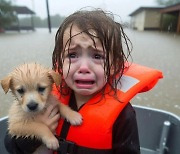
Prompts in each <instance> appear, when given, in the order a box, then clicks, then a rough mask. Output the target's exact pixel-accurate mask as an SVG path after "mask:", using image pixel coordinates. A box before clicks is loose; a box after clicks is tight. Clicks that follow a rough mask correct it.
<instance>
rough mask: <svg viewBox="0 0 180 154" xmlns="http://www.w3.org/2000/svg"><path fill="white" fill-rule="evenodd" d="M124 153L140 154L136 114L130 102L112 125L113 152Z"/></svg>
mask: <svg viewBox="0 0 180 154" xmlns="http://www.w3.org/2000/svg"><path fill="white" fill-rule="evenodd" d="M125 153H130V154H140V144H139V135H138V128H137V121H136V114H135V111H134V109H133V107H132V106H131V104H130V103H129V104H127V106H126V107H125V108H124V109H123V111H122V112H121V113H120V115H119V117H118V118H117V120H116V122H115V123H114V126H113V154H125Z"/></svg>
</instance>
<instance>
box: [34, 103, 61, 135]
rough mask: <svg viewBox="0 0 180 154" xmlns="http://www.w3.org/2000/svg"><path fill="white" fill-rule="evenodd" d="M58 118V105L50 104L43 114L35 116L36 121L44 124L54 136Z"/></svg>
mask: <svg viewBox="0 0 180 154" xmlns="http://www.w3.org/2000/svg"><path fill="white" fill-rule="evenodd" d="M59 118H60V114H59V108H58V105H57V104H51V105H50V106H48V108H47V109H46V111H45V112H44V113H42V114H39V115H38V116H37V118H36V121H37V122H41V123H44V124H45V125H46V126H47V127H48V128H49V129H50V130H51V132H52V133H54V134H55V131H56V127H57V126H58V121H59Z"/></svg>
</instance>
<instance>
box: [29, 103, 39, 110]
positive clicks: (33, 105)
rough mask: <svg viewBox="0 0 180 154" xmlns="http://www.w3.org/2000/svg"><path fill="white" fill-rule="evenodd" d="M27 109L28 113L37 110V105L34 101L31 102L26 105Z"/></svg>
mask: <svg viewBox="0 0 180 154" xmlns="http://www.w3.org/2000/svg"><path fill="white" fill-rule="evenodd" d="M27 107H28V109H29V110H30V111H35V110H37V107H38V104H37V103H36V102H34V101H31V102H29V103H28V104H27Z"/></svg>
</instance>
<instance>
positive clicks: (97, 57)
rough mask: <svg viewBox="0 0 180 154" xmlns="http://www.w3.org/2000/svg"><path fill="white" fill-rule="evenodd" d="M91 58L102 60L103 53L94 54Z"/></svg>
mask: <svg viewBox="0 0 180 154" xmlns="http://www.w3.org/2000/svg"><path fill="white" fill-rule="evenodd" d="M93 58H94V59H97V60H98V59H99V60H102V59H104V56H103V55H101V54H94V56H93Z"/></svg>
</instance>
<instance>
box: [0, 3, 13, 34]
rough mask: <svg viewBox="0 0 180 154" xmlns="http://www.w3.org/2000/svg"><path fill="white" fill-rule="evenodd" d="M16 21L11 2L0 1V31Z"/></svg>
mask: <svg viewBox="0 0 180 154" xmlns="http://www.w3.org/2000/svg"><path fill="white" fill-rule="evenodd" d="M15 19H16V15H15V14H14V12H13V7H12V5H11V2H10V1H7V0H0V31H2V29H3V28H5V27H6V26H9V25H11V23H12V22H13V21H14V20H15Z"/></svg>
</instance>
